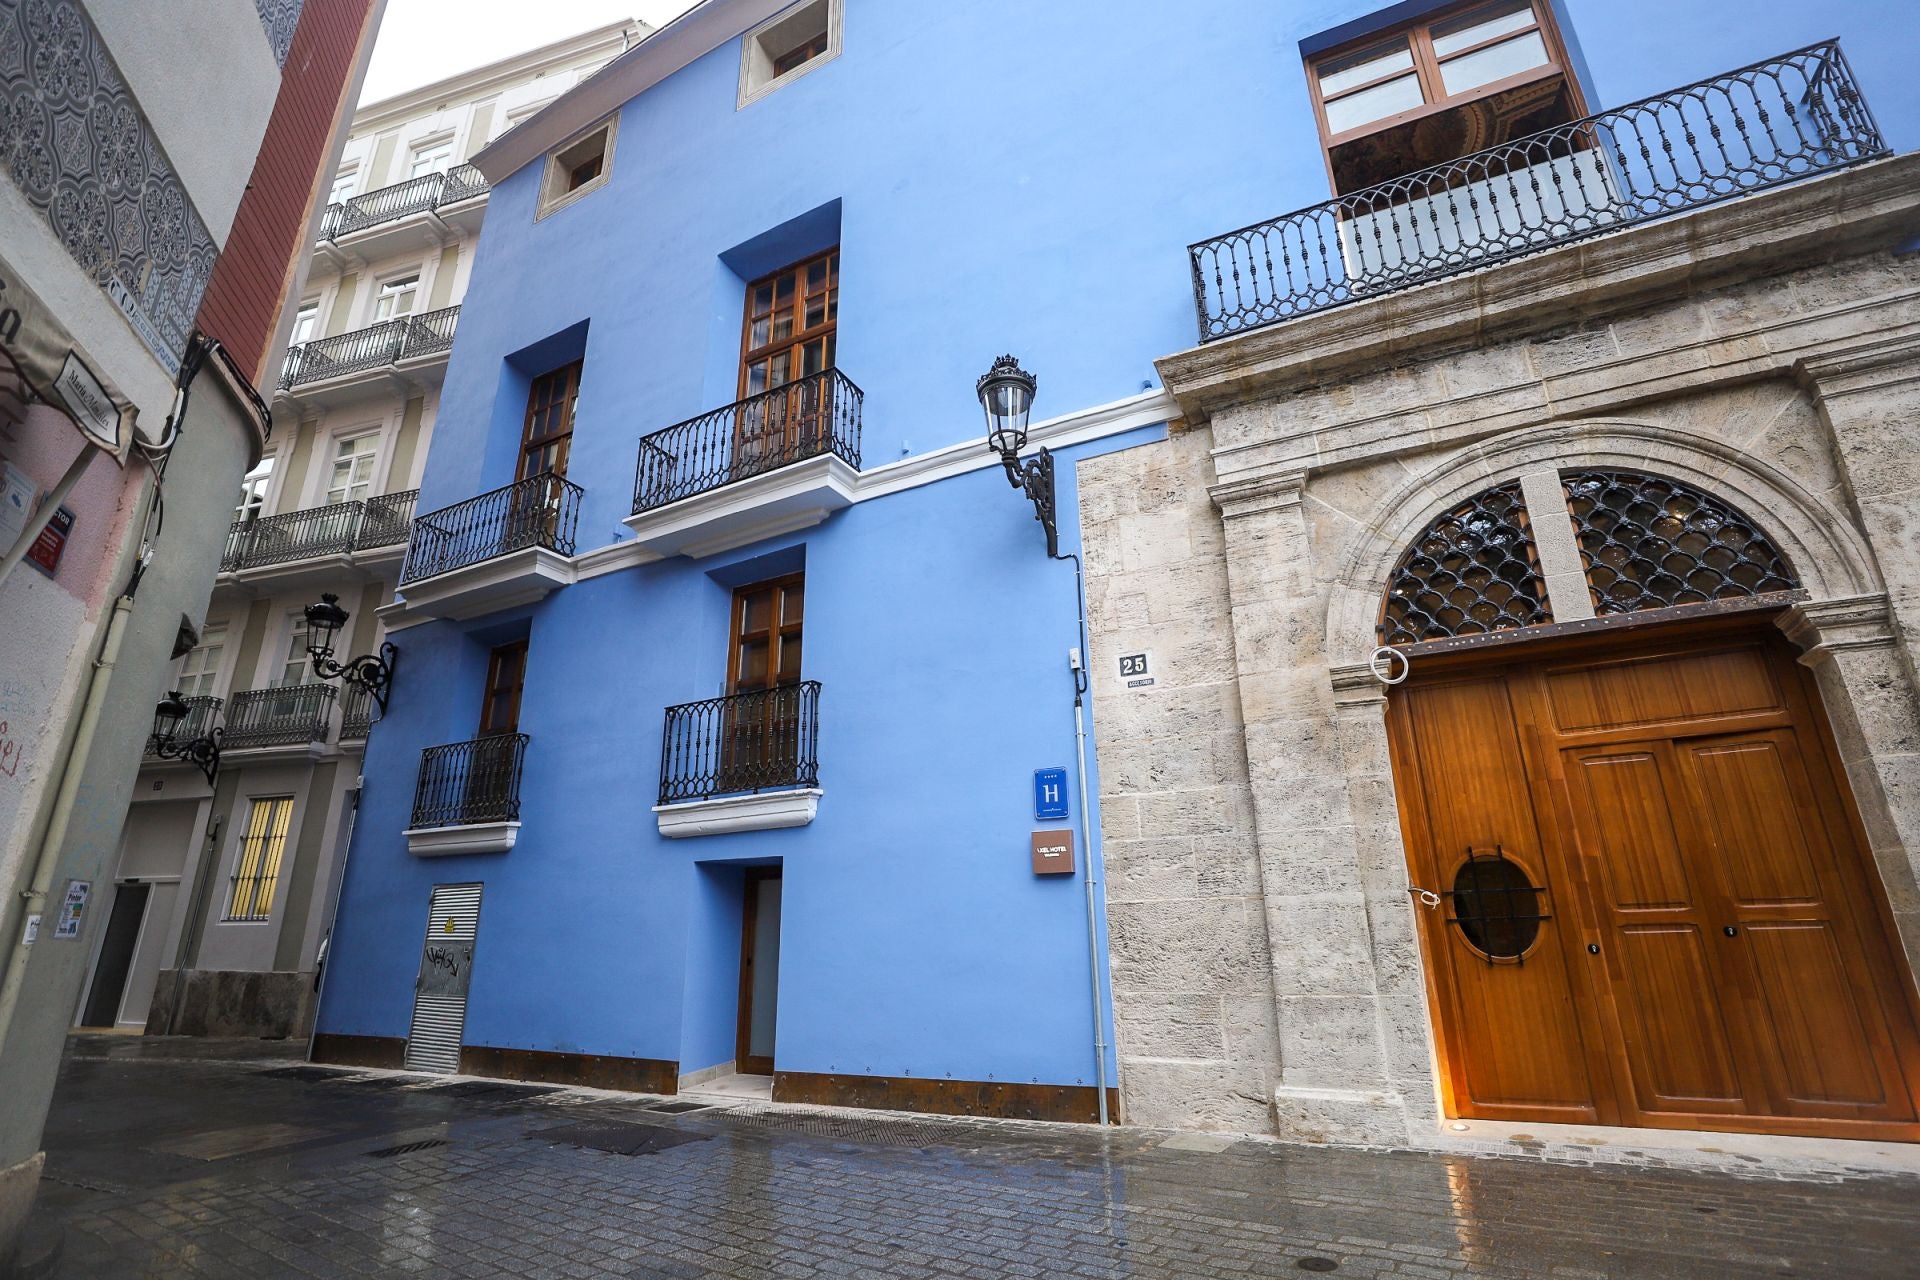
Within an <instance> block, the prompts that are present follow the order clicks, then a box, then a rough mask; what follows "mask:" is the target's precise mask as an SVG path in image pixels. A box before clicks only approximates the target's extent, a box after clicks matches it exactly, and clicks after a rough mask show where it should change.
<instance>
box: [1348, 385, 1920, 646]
mask: <svg viewBox="0 0 1920 1280" xmlns="http://www.w3.org/2000/svg"><path fill="white" fill-rule="evenodd" d="M1547 466H1551V467H1553V468H1555V469H1560V470H1566V469H1572V468H1615V469H1620V470H1631V471H1644V472H1650V473H1653V474H1656V475H1665V476H1671V477H1672V478H1673V479H1675V480H1681V481H1684V482H1686V483H1688V484H1691V485H1695V486H1697V487H1699V488H1701V489H1704V490H1706V491H1707V492H1708V493H1710V494H1713V495H1716V496H1718V497H1720V498H1722V499H1724V500H1725V501H1727V502H1729V503H1731V504H1732V505H1734V506H1735V507H1737V508H1739V509H1740V510H1741V511H1743V512H1745V513H1746V514H1747V515H1748V517H1749V518H1751V519H1752V520H1753V521H1755V523H1756V524H1757V525H1758V526H1759V527H1760V529H1761V530H1762V531H1763V532H1764V533H1765V534H1766V536H1767V537H1768V538H1769V539H1771V540H1772V541H1773V544H1774V545H1775V546H1776V547H1778V548H1779V549H1780V551H1781V552H1782V554H1784V555H1785V556H1786V557H1787V559H1788V560H1789V561H1790V562H1791V563H1792V565H1793V566H1794V568H1795V570H1796V571H1797V572H1798V574H1799V577H1800V582H1801V585H1802V586H1803V587H1804V588H1805V590H1806V591H1807V592H1808V594H1809V595H1810V596H1811V597H1812V598H1813V599H1816V600H1822V599H1832V598H1839V597H1847V596H1855V595H1861V594H1865V593H1868V592H1874V591H1879V590H1881V589H1882V588H1881V585H1880V576H1879V573H1878V571H1877V569H1876V567H1875V566H1874V563H1873V559H1872V556H1871V554H1870V553H1869V552H1868V550H1867V547H1866V544H1865V541H1864V540H1863V539H1862V537H1861V536H1860V533H1859V531H1858V529H1856V528H1855V527H1854V525H1853V523H1852V522H1851V521H1850V520H1849V519H1848V518H1847V516H1846V515H1845V514H1844V513H1843V512H1842V511H1840V510H1838V509H1837V508H1835V507H1834V506H1833V505H1832V504H1830V503H1829V502H1827V501H1826V499H1825V498H1823V497H1822V496H1821V495H1819V494H1816V493H1814V492H1812V491H1811V490H1809V489H1807V488H1806V487H1805V486H1804V485H1802V484H1800V483H1799V482H1798V481H1797V480H1795V479H1794V478H1793V477H1792V476H1791V475H1788V474H1787V473H1785V472H1783V471H1781V470H1779V469H1778V468H1775V467H1772V466H1769V465H1768V464H1766V463H1764V462H1761V461H1759V460H1758V459H1756V458H1754V457H1752V456H1751V455H1749V454H1746V453H1744V452H1743V451H1741V450H1740V449H1738V448H1737V447H1734V446H1732V445H1729V444H1727V443H1726V442H1724V441H1722V440H1719V439H1715V438H1711V437H1707V436H1703V435H1698V434H1695V433H1693V432H1689V431H1683V430H1677V429H1675V428H1673V427H1667V426H1661V425H1657V424H1654V423H1648V422H1636V421H1632V420H1624V419H1598V420H1591V421H1585V422H1574V423H1552V424H1548V425H1543V426H1537V427H1529V428H1526V429H1524V430H1521V431H1515V432H1510V433H1508V434H1506V435H1502V436H1496V437H1493V438H1491V439H1488V440H1483V441H1480V442H1478V443H1477V444H1474V445H1472V446H1470V447H1468V448H1466V449H1463V450H1461V451H1460V452H1458V453H1455V454H1452V455H1450V456H1449V457H1447V458H1445V459H1444V460H1442V461H1439V462H1437V463H1435V464H1434V465H1433V466H1431V467H1429V468H1427V469H1426V470H1424V471H1415V472H1414V474H1413V475H1412V476H1410V478H1409V479H1408V480H1407V481H1405V482H1404V483H1403V484H1401V485H1400V486H1399V487H1397V488H1396V489H1395V490H1394V491H1393V492H1391V493H1389V494H1388V495H1387V496H1386V497H1385V498H1384V499H1383V500H1382V501H1381V502H1380V503H1379V504H1378V505H1377V506H1376V507H1375V509H1374V510H1373V511H1372V512H1371V513H1370V515H1369V516H1368V518H1367V520H1366V521H1365V523H1364V524H1363V526H1362V527H1361V529H1360V530H1359V531H1358V532H1356V533H1355V534H1354V535H1352V537H1351V538H1350V539H1349V541H1348V543H1347V545H1346V546H1345V547H1344V548H1343V549H1342V551H1341V552H1340V553H1339V558H1338V561H1337V563H1338V564H1339V566H1340V568H1339V572H1338V574H1337V575H1336V577H1335V579H1334V582H1333V585H1332V592H1331V598H1330V599H1329V601H1328V608H1327V620H1326V653H1327V656H1328V659H1329V661H1331V662H1332V663H1334V664H1335V665H1340V664H1343V663H1351V662H1358V661H1361V660H1363V659H1364V658H1365V657H1366V655H1367V654H1368V653H1370V652H1372V650H1373V648H1374V646H1375V645H1376V644H1377V643H1378V641H1377V640H1376V639H1375V638H1374V626H1375V624H1376V623H1377V622H1378V620H1379V610H1380V602H1381V599H1382V597H1383V594H1384V593H1385V591H1386V589H1387V584H1388V580H1389V578H1390V576H1391V574H1392V572H1393V570H1394V567H1395V565H1397V564H1398V563H1399V560H1400V556H1401V554H1402V553H1403V552H1404V551H1405V550H1406V548H1407V546H1408V544H1409V543H1410V542H1412V540H1413V539H1414V538H1416V537H1418V536H1419V535H1420V533H1421V531H1422V530H1424V529H1425V528H1426V527H1427V526H1428V525H1429V524H1430V523H1431V522H1432V520H1433V519H1434V518H1435V517H1436V516H1437V515H1439V514H1440V513H1441V512H1442V511H1445V510H1447V509H1449V508H1450V507H1453V506H1457V505H1459V504H1460V503H1463V502H1465V501H1467V500H1469V499H1471V498H1472V497H1473V496H1474V495H1475V494H1477V493H1480V492H1481V491H1483V490H1485V489H1488V488H1490V487H1492V486H1495V485H1499V484H1502V483H1507V482H1511V481H1513V480H1516V479H1518V478H1519V477H1520V476H1522V475H1524V474H1526V473H1528V472H1532V471H1538V470H1540V469H1542V468H1543V467H1547Z"/></svg>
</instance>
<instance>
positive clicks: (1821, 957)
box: [1388, 619, 1920, 1141]
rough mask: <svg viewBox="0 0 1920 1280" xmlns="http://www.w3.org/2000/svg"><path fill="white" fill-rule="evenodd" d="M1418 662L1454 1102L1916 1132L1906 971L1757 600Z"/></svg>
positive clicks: (1416, 767)
mask: <svg viewBox="0 0 1920 1280" xmlns="http://www.w3.org/2000/svg"><path fill="white" fill-rule="evenodd" d="M1627 635H1633V636H1637V637H1640V638H1636V639H1631V640H1628V639H1626V638H1624V637H1625V636H1627ZM1492 655H1505V656H1492ZM1413 672H1414V674H1413V676H1412V678H1411V679H1410V680H1409V681H1408V682H1407V683H1406V684H1404V685H1402V686H1400V687H1398V688H1396V689H1394V690H1393V692H1392V694H1391V696H1390V698H1389V702H1388V723H1389V729H1390V733H1391V737H1392V745H1393V758H1394V777H1395V782H1396V784H1397V787H1398V791H1399V796H1400V811H1401V821H1402V826H1403V830H1404V833H1405V836H1406V846H1407V851H1408V859H1409V864H1410V871H1411V874H1412V876H1413V881H1414V884H1415V885H1416V886H1417V887H1418V888H1421V889H1425V890H1427V891H1429V893H1430V895H1432V896H1431V897H1428V898H1426V899H1416V902H1420V901H1425V902H1427V903H1429V904H1430V905H1426V906H1421V907H1419V908H1417V909H1418V914H1419V917H1420V920H1421V931H1422V942H1423V946H1424V948H1425V952H1426V956H1427V960H1428V982H1429V990H1430V994H1431V996H1432V999H1433V1005H1434V1011H1435V1021H1436V1024H1437V1026H1438V1028H1439V1032H1440V1044H1441V1056H1442V1061H1443V1079H1444V1086H1445V1092H1446V1096H1447V1101H1448V1105H1449V1108H1450V1111H1451V1112H1452V1113H1453V1114H1456V1115H1460V1116H1467V1117H1481V1118H1489V1119H1513V1120H1530V1121H1569V1122H1582V1121H1584V1122H1592V1123H1600V1124H1619V1125H1640V1126H1649V1127H1655V1128H1682V1129H1720V1130H1748V1131H1756V1132H1767V1133H1783V1134H1799V1135H1809V1136H1816V1135H1817V1136H1830V1137H1857V1138H1883V1139H1884V1138H1891V1139H1901V1140H1907V1141H1914V1140H1920V1124H1916V1118H1917V1116H1920V1113H1917V1111H1916V1099H1920V1035H1916V1027H1915V1013H1914V1008H1915V1001H1914V992H1913V983H1912V974H1911V971H1910V969H1909V968H1908V966H1907V964H1906V961H1905V958H1904V955H1903V953H1902V952H1901V951H1900V950H1899V948H1898V946H1897V944H1896V940H1895V935H1894V932H1893V925H1892V918H1891V915H1890V913H1889V912H1888V910H1887V906H1886V902H1885V899H1884V894H1883V892H1882V890H1881V886H1880V882H1879V877H1878V874H1877V872H1876V871H1875V870H1874V868H1873V867H1872V865H1871V863H1870V861H1869V859H1868V857H1867V855H1866V850H1865V845H1864V841H1863V839H1862V837H1861V833H1860V829H1859V824H1858V822H1857V821H1856V819H1855V817H1854V815H1853V813H1852V810H1851V801H1850V798H1849V797H1848V795H1847V792H1846V790H1845V783H1844V778H1843V775H1842V773H1841V771H1840V769H1839V768H1838V766H1837V762H1836V759H1835V757H1834V754H1833V750H1832V745H1831V735H1830V733H1829V732H1828V731H1827V729H1826V726H1825V724H1824V721H1823V720H1822V718H1821V716H1822V712H1821V708H1820V706H1819V704H1818V701H1817V699H1816V698H1815V696H1814V694H1813V690H1812V686H1811V682H1810V680H1809V679H1808V678H1807V676H1806V673H1805V672H1804V671H1803V670H1802V669H1801V668H1800V667H1799V666H1798V664H1797V663H1796V662H1795V661H1794V656H1793V654H1792V652H1791V650H1790V648H1789V647H1788V646H1787V645H1786V643H1785V642H1784V640H1782V639H1780V638H1779V637H1778V635H1777V632H1775V631H1774V630H1773V628H1771V627H1770V626H1768V625H1766V623H1765V620H1764V619H1762V620H1761V621H1759V622H1757V623H1745V624H1741V623H1725V622H1721V623H1714V624H1710V625H1701V624H1680V625H1678V626H1668V627H1651V628H1634V629H1631V630H1629V631H1623V632H1618V633H1614V632H1606V631H1603V632H1602V633H1601V634H1598V635H1594V636H1590V637H1586V638H1580V639H1573V640H1564V639H1563V640H1541V641H1531V642H1528V643H1522V644H1515V645H1508V646H1503V647H1495V648H1493V649H1491V650H1490V651H1489V653H1488V654H1487V655H1483V656H1482V657H1481V658H1479V659H1469V658H1465V657H1461V656H1453V657H1448V658H1441V659H1437V660H1429V659H1422V658H1418V657H1416V659H1415V661H1414V667H1413Z"/></svg>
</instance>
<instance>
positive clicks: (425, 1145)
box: [37, 1037, 1920, 1280]
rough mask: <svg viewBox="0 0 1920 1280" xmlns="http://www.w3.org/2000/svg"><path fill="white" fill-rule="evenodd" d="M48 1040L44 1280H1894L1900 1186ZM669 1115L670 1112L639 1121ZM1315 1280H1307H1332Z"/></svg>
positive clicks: (260, 1053)
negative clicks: (55, 1054) (828, 1105)
mask: <svg viewBox="0 0 1920 1280" xmlns="http://www.w3.org/2000/svg"><path fill="white" fill-rule="evenodd" d="M298 1051H299V1050H298V1046H286V1045H281V1046H272V1045H264V1046H263V1045H260V1044H257V1043H245V1044H243V1043H238V1042H219V1041H194V1040H142V1039H128V1038H113V1037H76V1038H75V1040H74V1041H73V1043H72V1045H71V1047H70V1049H69V1052H68V1056H67V1061H66V1063H65V1065H64V1068H63V1071H62V1075H61V1084H60V1092H59V1096H58V1098H57V1100H56V1104H55V1109H54V1114H53V1117H52V1120H51V1123H50V1126H49V1130H48V1134H47V1149H48V1153H49V1158H48V1165H47V1175H46V1180H45V1182H44V1183H43V1185H42V1189H41V1199H40V1204H39V1208H38V1210H37V1214H38V1215H39V1219H38V1220H39V1222H40V1224H41V1229H42V1230H47V1229H53V1228H59V1229H62V1230H63V1231H64V1236H65V1245H64V1257H63V1261H62V1265H61V1269H60V1272H59V1274H60V1275H61V1276H86V1277H93V1276H103V1277H122V1276H173V1275H190V1276H235V1277H247V1278H248V1280H260V1278H262V1277H276V1276H390V1275H402V1274H417V1275H423V1276H488V1277H492V1276H502V1277H523V1276H525V1277H532V1276H538V1277H582V1278H583V1280H584V1278H587V1277H600V1276H631V1277H648V1278H666V1277H672V1278H674V1280H693V1278H696V1277H703V1276H799V1277H813V1276H820V1277H858V1278H866V1277H922V1278H925V1280H940V1278H943V1277H956V1276H958V1277H973V1276H982V1277H1003V1276H1013V1277H1055V1276H1071V1277H1083V1276H1084V1277H1135V1276H1138V1277H1217V1276H1236V1277H1237V1276H1269V1277H1274V1276H1298V1275H1301V1274H1303V1273H1312V1272H1331V1273H1332V1274H1335V1275H1336V1276H1344V1277H1387V1276H1391V1277H1417V1278H1421V1280H1448V1278H1450V1277H1459V1276H1491V1277H1527V1278H1529V1280H1531V1278H1532V1277H1555V1278H1561V1280H1601V1278H1603V1277H1668V1276H1675V1277H1677V1276H1686V1277H1723V1276H1724V1277H1735V1276H1738V1277H1750V1276H1844V1277H1849V1278H1850V1280H1860V1278H1864V1277H1874V1276H1902V1277H1912V1276H1914V1275H1916V1274H1920V1264H1916V1262H1915V1258H1916V1256H1920V1255H1917V1254H1916V1248H1917V1247H1920V1182H1916V1181H1915V1180H1912V1179H1900V1178H1861V1179H1855V1180H1836V1181H1831V1182H1825V1183H1808V1182H1799V1183H1788V1182H1779V1181H1767V1180H1758V1179H1739V1178H1729V1177H1722V1176H1716V1175H1707V1174H1693V1173H1682V1172H1676V1171H1667V1170H1651V1171H1650V1170H1631V1169H1619V1168H1581V1167H1573V1166H1565V1165H1553V1164H1547V1163H1543V1162H1539V1161H1531V1160H1517V1159H1470V1158H1462V1157H1452V1156H1437V1155H1429V1154H1381V1153H1362V1152H1353V1151H1337V1150H1325V1149H1317V1148H1307V1147H1294V1146H1286V1145H1281V1144H1277V1143H1270V1142H1261V1141H1240V1142H1237V1143H1234V1144H1233V1145H1231V1146H1230V1147H1229V1148H1228V1149H1227V1150H1225V1151H1221V1152H1196V1151H1184V1150H1178V1149H1172V1148H1167V1147H1163V1146H1161V1145H1160V1144H1161V1143H1163V1142H1164V1141H1166V1139H1167V1138H1168V1136H1169V1135H1167V1134H1164V1133H1149V1132H1145V1131H1140V1130H1121V1131H1117V1132H1115V1133H1112V1134H1109V1135H1104V1136H1103V1135H1101V1134H1100V1133H1098V1132H1095V1131H1093V1130H1091V1129H1089V1128H1085V1127H1079V1126H1056V1125H1030V1124H1009V1123H1002V1122H968V1121H951V1120H947V1119H925V1120H915V1119H907V1118H902V1117H898V1116H893V1115H883V1114H877V1113H876V1114H862V1113H850V1112H844V1111H835V1112H823V1111H796V1110H791V1109H776V1108H770V1107H766V1106H764V1105H754V1104H746V1105H743V1106H738V1107H720V1108H712V1109H707V1110H690V1111H679V1110H675V1111H671V1112H670V1111H665V1110H659V1109H655V1108H658V1107H660V1106H662V1105H663V1103H662V1100H659V1099H646V1098H641V1097H622V1096H618V1095H609V1094H596V1093H591V1092H587V1091H576V1090H552V1089H548V1088H546V1087H540V1086H514V1085H501V1084H495V1083H491V1082H482V1081H456V1082H451V1083H450V1082H448V1081H446V1080H444V1079H439V1078H434V1077H424V1076H399V1075H391V1074H385V1073H366V1072H348V1071H343V1070H339V1071H337V1070H332V1069H316V1068H304V1067H298V1066H291V1065H290V1064H292V1063H293V1062H294V1060H295V1059H296V1057H297V1054H298ZM664 1105H666V1106H672V1107H678V1106H681V1105H684V1104H676V1103H665V1104H664ZM1329 1264H1331V1265H1329Z"/></svg>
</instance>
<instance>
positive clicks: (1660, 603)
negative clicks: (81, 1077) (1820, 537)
mask: <svg viewBox="0 0 1920 1280" xmlns="http://www.w3.org/2000/svg"><path fill="white" fill-rule="evenodd" d="M1561 479H1562V481H1563V482H1564V483H1565V485H1566V489H1567V507H1568V510H1569V511H1570V512H1571V514H1572V516H1573V527H1574V535H1575V537H1576V538H1577V539H1578V540H1579V544H1580V557H1581V559H1582V560H1583V561H1584V562H1585V566H1586V571H1587V587H1588V589H1589V590H1590V591H1591V592H1592V593H1593V608H1594V612H1595V613H1599V614H1616V613H1635V612H1638V611H1639V610H1642V609H1666V608H1671V607H1672V606H1674V605H1680V604H1703V603H1705V602H1706V601H1709V600H1727V599H1738V598H1741V597H1744V596H1756V595H1760V594H1763V593H1765V592H1769V591H1786V590H1789V589H1791V588H1793V587H1797V586H1799V585H1800V583H1799V579H1798V578H1796V577H1795V576H1794V572H1793V568H1792V566H1790V565H1789V564H1788V563H1787V560H1786V557H1785V556H1782V555H1781V554H1780V552H1779V551H1778V550H1776V549H1775V547H1774V545H1773V543H1772V542H1770V541H1768V539H1767V536H1766V535H1765V534H1763V533H1761V532H1760V530H1759V528H1758V527H1757V526H1756V525H1755V524H1754V523H1753V521H1751V520H1749V519H1747V518H1746V516H1744V515H1742V514H1741V513H1740V512H1739V511H1736V510H1735V509H1734V508H1733V507H1731V506H1729V505H1728V504H1726V503H1725V502H1722V501H1720V500H1719V499H1718V498H1714V497H1712V496H1710V495H1708V494H1705V493H1702V492H1701V491H1700V490H1698V489H1695V488H1693V487H1692V486H1691V485H1686V484H1682V483H1681V482H1680V481H1678V480H1669V479H1667V478H1666V477H1664V476H1650V475H1641V474H1638V473H1636V472H1631V471H1579V472H1568V473H1565V474H1564V475H1563V476H1562V477H1561Z"/></svg>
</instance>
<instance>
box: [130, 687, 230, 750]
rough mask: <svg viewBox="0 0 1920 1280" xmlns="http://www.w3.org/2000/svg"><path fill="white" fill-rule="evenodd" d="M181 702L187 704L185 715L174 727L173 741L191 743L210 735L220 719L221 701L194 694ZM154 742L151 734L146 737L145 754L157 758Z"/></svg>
mask: <svg viewBox="0 0 1920 1280" xmlns="http://www.w3.org/2000/svg"><path fill="white" fill-rule="evenodd" d="M183 701H184V702H185V703H186V704H187V714H186V716H185V718H184V719H182V720H181V721H180V723H179V724H178V725H177V726H175V727H174V730H173V738H174V741H175V742H192V741H193V740H194V739H195V738H204V737H206V736H207V735H208V734H209V733H212V732H213V726H214V723H215V722H216V721H217V720H219V719H220V707H221V705H222V704H221V699H219V698H214V697H209V696H207V695H206V694H196V695H194V696H193V697H191V698H185V699H183ZM156 741H157V739H155V737H154V736H153V735H152V734H148V735H147V752H146V753H147V754H148V755H150V756H158V755H159V754H160V753H159V752H158V751H156V750H155V749H154V748H155V743H156Z"/></svg>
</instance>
